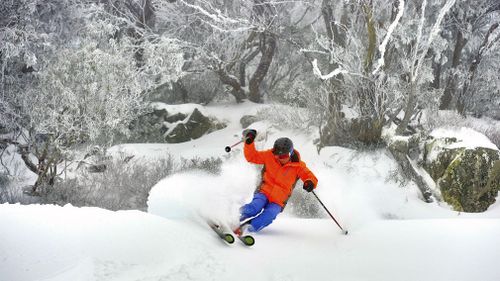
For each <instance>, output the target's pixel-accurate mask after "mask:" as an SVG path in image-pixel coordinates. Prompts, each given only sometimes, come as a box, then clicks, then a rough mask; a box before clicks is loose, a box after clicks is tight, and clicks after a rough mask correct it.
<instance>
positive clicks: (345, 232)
mask: <svg viewBox="0 0 500 281" xmlns="http://www.w3.org/2000/svg"><path fill="white" fill-rule="evenodd" d="M312 194H314V197H316V199H318V202H319V203H320V204H321V206H323V208H324V209H325V211H326V212H327V213H328V214H329V215H330V217H331V218H332V220H333V221H334V222H335V223H336V224H337V225H338V227H339V228H340V229H341V230H342V233H343V234H344V235H347V233H348V231H347V230H344V229H343V228H342V226H340V224H339V223H338V221H337V220H336V219H335V218H334V217H333V215H332V213H330V211H328V209H327V208H326V206H325V204H323V202H321V200H319V197H318V195H316V193H315V192H314V190H313V191H312Z"/></svg>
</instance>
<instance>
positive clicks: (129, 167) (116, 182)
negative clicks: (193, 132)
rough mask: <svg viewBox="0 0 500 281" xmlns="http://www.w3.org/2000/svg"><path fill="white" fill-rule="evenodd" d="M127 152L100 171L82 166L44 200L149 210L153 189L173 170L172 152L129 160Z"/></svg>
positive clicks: (104, 163)
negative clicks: (145, 158)
mask: <svg viewBox="0 0 500 281" xmlns="http://www.w3.org/2000/svg"><path fill="white" fill-rule="evenodd" d="M126 159H128V158H127V157H126V156H124V155H120V157H117V158H116V159H110V160H107V161H104V162H102V163H101V164H100V165H101V166H103V165H104V166H103V167H105V169H104V171H103V172H101V173H92V170H89V169H85V168H84V167H81V168H80V169H78V170H77V171H78V174H77V176H76V177H74V178H69V179H66V180H62V181H59V182H56V183H55V184H54V186H53V187H50V188H49V189H47V191H46V192H45V193H44V194H42V195H41V196H42V199H43V201H44V202H45V203H54V204H59V205H65V204H68V203H69V204H72V205H75V206H94V207H100V208H105V209H109V210H128V209H138V210H145V209H146V201H147V197H148V194H149V191H150V190H151V188H152V187H153V186H154V185H155V184H156V183H157V182H158V181H160V180H161V179H163V178H165V177H166V176H168V175H170V174H172V173H173V171H174V161H173V160H172V158H171V156H170V155H166V156H165V157H163V158H158V159H156V160H150V161H127V160H126Z"/></svg>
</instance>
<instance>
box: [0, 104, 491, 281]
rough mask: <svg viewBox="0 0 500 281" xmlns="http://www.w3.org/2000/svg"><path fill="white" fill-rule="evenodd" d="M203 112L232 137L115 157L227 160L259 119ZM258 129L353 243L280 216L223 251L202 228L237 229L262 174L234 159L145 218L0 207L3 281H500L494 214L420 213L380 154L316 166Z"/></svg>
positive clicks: (236, 111) (298, 143) (299, 142)
mask: <svg viewBox="0 0 500 281" xmlns="http://www.w3.org/2000/svg"><path fill="white" fill-rule="evenodd" d="M203 110H204V112H205V113H208V114H210V113H211V112H212V113H214V114H215V113H217V114H218V115H224V118H225V119H226V120H227V121H228V122H229V126H228V127H227V128H225V129H224V130H221V131H217V132H214V133H212V134H209V135H207V136H205V137H203V138H201V139H198V140H194V141H191V142H189V143H183V144H170V145H169V144H148V145H143V144H137V145H131V144H129V145H123V146H119V147H115V148H114V150H115V151H118V150H120V151H125V152H126V153H134V154H135V155H143V156H144V157H155V156H156V155H158V154H159V153H164V152H165V151H169V152H170V153H172V154H173V155H174V156H176V157H179V158H180V157H185V158H189V157H194V156H198V157H211V156H223V155H225V154H226V153H225V152H224V146H225V145H230V144H233V143H235V142H236V141H237V140H238V138H239V137H240V133H241V127H240V125H239V124H238V121H239V117H240V116H242V115H245V114H249V113H253V112H255V111H256V110H257V108H256V107H255V106H253V105H250V104H243V105H239V106H236V107H235V106H231V107H227V108H226V107H224V106H214V107H207V108H203ZM254 127H255V128H257V129H258V130H259V132H260V133H261V136H265V137H261V138H260V139H259V140H258V142H257V146H258V147H259V148H261V149H263V148H267V147H269V146H271V145H272V143H273V141H274V139H275V138H276V137H279V136H290V137H292V139H293V140H294V143H295V147H296V148H297V149H298V150H299V151H300V152H301V155H302V156H303V158H304V160H305V161H306V162H307V163H308V166H309V167H310V168H311V170H313V171H314V172H315V173H316V175H317V176H318V178H319V181H320V183H319V186H318V189H317V194H318V196H319V197H320V198H321V199H322V200H323V201H324V203H325V204H326V206H327V207H328V208H329V209H330V211H332V212H333V214H334V215H335V217H336V218H337V219H338V220H339V222H340V223H341V224H342V225H343V226H344V227H345V228H347V229H348V230H349V235H347V236H345V235H342V234H341V233H340V231H339V229H338V227H337V226H336V225H335V223H334V222H333V221H332V220H331V219H330V218H329V217H327V216H324V217H322V218H316V219H303V218H298V217H296V216H295V214H294V213H293V212H291V211H290V209H286V210H285V212H284V213H282V214H281V215H280V216H279V217H278V219H277V220H276V221H275V222H274V223H273V224H272V225H271V226H269V227H268V228H266V229H264V230H263V231H262V232H260V233H258V234H256V235H255V237H256V240H257V243H256V245H254V246H253V247H252V248H248V247H245V246H243V245H241V243H238V242H239V241H236V242H235V244H233V245H226V244H224V243H223V242H222V241H221V240H220V239H219V238H217V236H216V235H215V234H214V233H213V232H212V231H211V230H210V229H209V228H208V226H207V225H206V224H205V223H204V221H203V218H202V217H209V218H211V219H217V220H221V221H225V222H234V221H235V220H236V219H237V216H238V214H237V211H238V208H239V206H241V204H243V203H244V202H246V201H247V200H248V199H249V198H251V195H252V192H253V190H254V188H255V185H256V184H257V178H258V173H259V170H258V168H257V167H255V166H254V165H251V164H249V163H247V162H246V161H245V160H244V159H243V156H242V152H241V148H236V149H235V150H234V151H233V152H232V154H231V155H230V156H225V157H224V158H223V159H224V164H223V165H222V170H221V173H220V174H219V175H212V174H207V173H205V172H202V171H191V172H185V173H181V174H176V175H173V176H171V177H168V178H166V179H163V180H162V181H160V182H159V183H158V184H157V185H156V186H155V187H154V188H153V189H152V191H151V193H150V197H149V200H148V212H149V213H143V212H139V211H119V212H111V211H106V210H102V209H98V208H76V207H73V206H69V205H68V206H64V207H58V206H40V205H30V206H21V205H9V204H3V205H0V280H2V281H3V280H9V281H11V280H12V281H17V280H23V281H24V280H51V281H54V280H58V281H59V280H60V281H63V280H106V281H107V280H125V281H128V280H146V281H147V280H151V281H153V280H175V281H178V280H200V281H201V280H217V281H225V280H231V281H233V280H243V281H246V280H252V281H255V280H270V281H299V280H325V281H326V280H370V281H371V280H381V281H382V280H384V281H392V280H398V281H400V280H410V281H411V280H415V281H417V280H433V281H440V280H442V281H448V280H463V281H468V280H483V281H497V280H499V276H500V272H499V270H498V269H497V268H498V267H497V263H498V260H499V258H500V243H499V242H500V238H499V237H500V236H499V234H500V204H499V203H496V204H494V205H493V206H491V207H490V208H489V210H488V211H487V212H485V213H482V214H465V213H457V212H454V211H451V210H450V209H449V208H448V206H446V205H445V204H442V203H441V204H438V203H431V204H427V203H424V202H422V201H421V200H420V199H419V194H418V191H417V188H416V187H415V186H413V185H412V184H405V185H403V186H402V187H401V186H400V184H399V183H397V182H394V181H391V180H388V179H389V176H390V175H391V174H393V173H392V171H394V170H395V168H396V166H395V164H394V162H393V161H392V160H391V157H390V156H389V155H387V154H386V153H385V152H384V151H383V150H379V151H373V152H363V153H358V152H355V151H352V150H348V149H344V148H338V147H329V148H325V149H323V150H322V151H321V154H320V155H318V154H317V153H316V150H315V147H314V146H313V145H312V139H313V138H314V136H313V135H311V134H310V133H308V132H296V131H287V130H283V129H282V128H278V127H277V126H273V125H272V124H269V123H266V122H259V123H256V124H254ZM298 192H303V191H302V190H299V191H298ZM305 196H310V195H305Z"/></svg>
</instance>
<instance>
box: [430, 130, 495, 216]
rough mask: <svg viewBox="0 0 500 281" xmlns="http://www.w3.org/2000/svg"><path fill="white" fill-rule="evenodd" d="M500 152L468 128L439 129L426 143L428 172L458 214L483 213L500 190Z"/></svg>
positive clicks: (480, 135)
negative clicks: (463, 212)
mask: <svg viewBox="0 0 500 281" xmlns="http://www.w3.org/2000/svg"><path fill="white" fill-rule="evenodd" d="M499 159H500V152H499V150H498V148H497V147H496V146H495V145H494V144H493V143H491V142H490V141H489V140H488V139H487V138H486V137H485V136H484V135H482V134H480V133H478V132H476V131H474V130H472V129H468V128H461V129H459V130H450V129H437V130H435V131H433V132H432V133H431V137H430V138H429V139H428V140H427V141H426V143H425V149H424V168H425V169H426V170H427V172H428V173H429V174H430V176H431V177H432V178H433V179H434V181H435V182H436V183H437V185H438V187H439V189H440V190H441V194H442V196H443V199H444V200H445V201H446V202H447V203H448V204H450V205H452V206H453V208H454V209H455V210H457V211H465V212H483V211H485V210H486V209H488V207H489V206H490V205H491V204H493V203H494V202H495V200H496V199H495V198H496V196H497V194H498V190H499V189H500V160H499Z"/></svg>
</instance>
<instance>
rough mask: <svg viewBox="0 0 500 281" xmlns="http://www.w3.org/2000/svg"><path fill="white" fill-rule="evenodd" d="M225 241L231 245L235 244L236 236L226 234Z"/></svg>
mask: <svg viewBox="0 0 500 281" xmlns="http://www.w3.org/2000/svg"><path fill="white" fill-rule="evenodd" d="M224 241H226V242H227V243H229V244H233V243H234V236H233V235H231V234H225V235H224Z"/></svg>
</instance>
